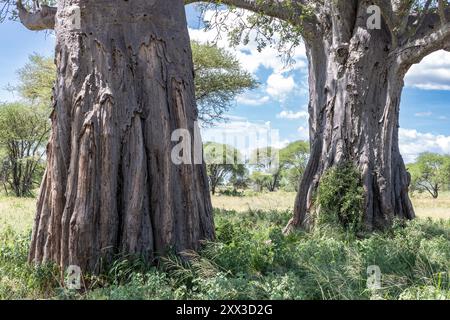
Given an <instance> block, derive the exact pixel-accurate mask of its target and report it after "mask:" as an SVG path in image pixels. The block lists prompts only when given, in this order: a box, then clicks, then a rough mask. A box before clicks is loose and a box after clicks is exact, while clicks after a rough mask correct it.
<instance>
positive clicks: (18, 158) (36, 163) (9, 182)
mask: <svg viewBox="0 0 450 320" xmlns="http://www.w3.org/2000/svg"><path fill="white" fill-rule="evenodd" d="M49 132H50V122H49V121H48V112H47V109H46V108H44V107H30V106H28V105H24V104H20V103H11V104H4V105H0V149H1V150H2V152H1V153H2V155H3V156H2V159H1V160H2V162H1V164H0V165H1V168H0V173H1V179H2V182H3V185H4V186H5V189H6V190H12V191H13V192H14V194H15V195H16V196H18V197H25V196H30V195H32V191H33V188H35V187H36V186H37V185H38V184H39V180H40V178H41V176H42V171H43V168H44V161H43V158H44V155H45V144H46V142H47V139H48V135H49Z"/></svg>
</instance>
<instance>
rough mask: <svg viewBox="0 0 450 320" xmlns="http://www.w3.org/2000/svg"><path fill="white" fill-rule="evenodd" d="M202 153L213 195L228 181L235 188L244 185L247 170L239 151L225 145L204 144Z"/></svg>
mask: <svg viewBox="0 0 450 320" xmlns="http://www.w3.org/2000/svg"><path fill="white" fill-rule="evenodd" d="M203 153H204V159H205V162H206V169H207V172H208V178H209V184H210V187H211V191H212V193H213V194H215V192H216V188H217V187H218V186H220V185H222V184H224V183H225V181H227V180H230V179H231V181H232V183H233V184H234V185H235V186H236V187H238V186H239V185H243V184H245V181H246V175H247V170H246V168H245V165H244V164H243V160H242V156H241V154H240V153H239V150H237V149H236V148H234V147H232V146H229V145H226V144H220V143H216V142H206V143H205V144H204V146H203Z"/></svg>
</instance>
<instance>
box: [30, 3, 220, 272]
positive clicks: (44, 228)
mask: <svg viewBox="0 0 450 320" xmlns="http://www.w3.org/2000/svg"><path fill="white" fill-rule="evenodd" d="M58 3H59V7H58V10H57V20H56V26H55V31H56V37H57V47H56V62H57V66H58V78H57V84H56V88H55V94H54V95H55V97H54V99H55V100H54V112H53V115H52V122H53V128H52V135H51V140H50V143H49V145H48V169H47V172H46V174H45V177H44V180H43V183H42V186H41V193H40V197H39V200H38V206H37V214H36V220H35V225H34V229H33V236H32V245H31V252H30V256H29V259H30V261H32V262H34V263H42V262H46V261H54V262H56V263H58V264H59V265H60V266H61V267H65V266H67V265H78V266H80V267H81V268H82V270H83V271H91V272H96V271H98V270H99V268H100V262H102V261H106V262H108V261H111V260H112V258H113V257H114V256H115V255H116V254H124V255H140V256H143V257H145V258H147V259H152V258H153V257H154V256H155V255H160V254H164V253H165V252H167V251H168V250H172V249H173V250H175V251H176V252H180V251H182V250H185V249H197V248H198V247H199V241H200V240H202V239H213V238H214V226H213V217H212V206H211V202H210V196H209V190H208V189H209V187H208V180H207V176H206V170H205V167H204V165H195V164H192V165H188V164H182V165H175V164H173V163H172V161H171V149H172V147H173V146H174V145H175V144H176V143H177V142H171V134H172V132H173V131H174V130H175V129H180V128H182V129H188V130H189V131H190V133H191V134H192V136H194V129H195V128H194V126H195V124H194V121H195V120H196V118H197V111H196V107H195V97H194V85H193V66H192V57H191V51H190V45H189V36H188V31H187V26H186V17H185V12H184V4H183V1H182V0H171V1H167V0H150V1H149V0H134V1H110V0H108V1H106V0H96V1H83V0H72V1H58ZM73 5H75V6H79V7H80V8H81V28H80V30H74V28H76V27H77V26H76V25H73V24H72V23H73V22H74V21H76V19H73V18H74V16H73V14H74V12H75V13H76V11H74V10H73V7H72V6H73ZM192 157H193V156H192Z"/></svg>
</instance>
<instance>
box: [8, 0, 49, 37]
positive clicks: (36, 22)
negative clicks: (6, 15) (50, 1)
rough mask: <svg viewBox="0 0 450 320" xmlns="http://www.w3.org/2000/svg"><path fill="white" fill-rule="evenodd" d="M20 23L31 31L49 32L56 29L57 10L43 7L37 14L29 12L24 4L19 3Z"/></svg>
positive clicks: (20, 1) (19, 0) (19, 1)
mask: <svg viewBox="0 0 450 320" xmlns="http://www.w3.org/2000/svg"><path fill="white" fill-rule="evenodd" d="M17 10H18V11H19V18H20V22H22V24H23V25H24V26H25V27H26V28H27V29H29V30H34V31H38V30H48V29H54V28H55V17H56V8H55V7H49V6H46V5H41V6H40V8H39V9H38V10H37V11H35V12H29V11H28V10H27V9H26V8H25V6H24V5H23V3H22V0H18V1H17Z"/></svg>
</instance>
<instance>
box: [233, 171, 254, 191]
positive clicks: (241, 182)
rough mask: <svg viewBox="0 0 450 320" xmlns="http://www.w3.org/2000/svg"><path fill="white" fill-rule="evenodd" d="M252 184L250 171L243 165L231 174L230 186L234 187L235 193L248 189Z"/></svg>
mask: <svg viewBox="0 0 450 320" xmlns="http://www.w3.org/2000/svg"><path fill="white" fill-rule="evenodd" d="M249 183H250V177H249V171H248V169H247V167H246V166H245V165H243V164H239V165H237V166H236V167H235V168H234V170H233V171H232V172H231V176H230V178H229V184H230V185H231V186H232V187H233V191H234V192H237V190H238V189H246V188H247V187H248V185H249Z"/></svg>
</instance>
